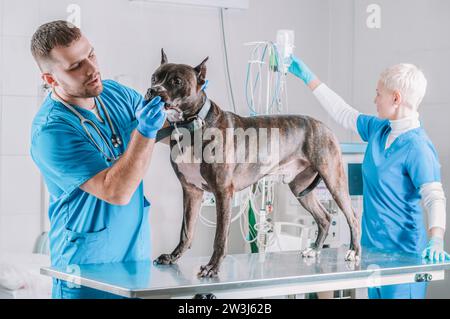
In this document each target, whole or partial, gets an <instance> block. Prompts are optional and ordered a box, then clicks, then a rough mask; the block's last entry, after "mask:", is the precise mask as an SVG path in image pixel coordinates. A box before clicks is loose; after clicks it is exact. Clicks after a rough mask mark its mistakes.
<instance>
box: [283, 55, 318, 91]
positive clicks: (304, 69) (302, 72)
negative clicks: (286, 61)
mask: <svg viewBox="0 0 450 319" xmlns="http://www.w3.org/2000/svg"><path fill="white" fill-rule="evenodd" d="M288 71H289V72H290V73H292V74H293V75H295V76H296V77H298V78H300V79H301V80H303V82H305V84H306V85H309V84H310V83H311V81H313V80H315V79H316V75H315V74H314V73H312V72H311V70H310V69H309V68H308V66H307V65H306V64H305V63H304V62H303V61H302V60H300V59H299V58H297V57H296V56H294V55H291V64H290V66H289V69H288Z"/></svg>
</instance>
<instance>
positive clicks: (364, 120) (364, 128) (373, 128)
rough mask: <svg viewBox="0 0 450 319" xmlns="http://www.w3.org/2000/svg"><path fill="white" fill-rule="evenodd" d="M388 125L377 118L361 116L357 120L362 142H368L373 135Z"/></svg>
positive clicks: (385, 121)
mask: <svg viewBox="0 0 450 319" xmlns="http://www.w3.org/2000/svg"><path fill="white" fill-rule="evenodd" d="M386 123H387V120H383V119H380V118H378V117H376V116H371V115H364V114H361V115H359V116H358V119H357V120H356V127H357V129H358V133H359V135H360V136H361V138H362V140H363V141H364V142H368V141H369V140H370V138H371V137H372V135H373V134H374V133H376V132H377V131H378V130H379V129H380V128H381V127H382V126H383V125H384V124H386Z"/></svg>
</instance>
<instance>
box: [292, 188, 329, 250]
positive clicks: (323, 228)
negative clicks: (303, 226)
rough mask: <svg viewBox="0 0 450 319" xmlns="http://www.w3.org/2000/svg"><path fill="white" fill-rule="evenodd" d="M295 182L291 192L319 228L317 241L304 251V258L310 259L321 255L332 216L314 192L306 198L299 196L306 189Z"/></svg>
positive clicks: (305, 196)
mask: <svg viewBox="0 0 450 319" xmlns="http://www.w3.org/2000/svg"><path fill="white" fill-rule="evenodd" d="M294 182H295V180H294V181H293V182H291V183H290V184H289V187H290V188H291V191H292V192H293V193H294V195H295V196H296V197H297V200H298V201H299V202H300V204H301V205H302V206H303V207H304V208H305V209H306V210H307V211H308V212H310V213H311V215H312V216H313V218H314V220H315V221H316V224H317V228H318V233H317V238H316V241H315V242H314V243H313V244H312V245H311V247H309V248H307V249H305V250H303V251H302V256H303V257H308V258H311V257H315V256H316V255H318V254H320V250H321V249H322V246H323V243H324V241H325V239H326V237H327V235H328V230H329V228H330V224H331V215H330V214H329V213H328V211H327V210H326V209H325V207H323V205H322V204H321V203H320V201H319V200H318V198H317V197H316V195H315V192H314V190H313V191H311V192H309V193H308V194H306V195H304V196H298V194H299V193H301V192H302V189H304V186H303V185H304V184H303V183H302V186H301V187H299V186H298V184H295V183H294Z"/></svg>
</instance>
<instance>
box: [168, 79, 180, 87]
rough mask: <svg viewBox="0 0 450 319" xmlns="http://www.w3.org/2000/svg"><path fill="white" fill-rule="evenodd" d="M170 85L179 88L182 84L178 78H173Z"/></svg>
mask: <svg viewBox="0 0 450 319" xmlns="http://www.w3.org/2000/svg"><path fill="white" fill-rule="evenodd" d="M170 84H172V85H173V86H181V85H182V84H183V81H182V80H181V79H180V78H173V79H172V80H171V81H170Z"/></svg>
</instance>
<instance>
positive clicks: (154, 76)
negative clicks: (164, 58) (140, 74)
mask: <svg viewBox="0 0 450 319" xmlns="http://www.w3.org/2000/svg"><path fill="white" fill-rule="evenodd" d="M155 82H156V75H152V83H155Z"/></svg>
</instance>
